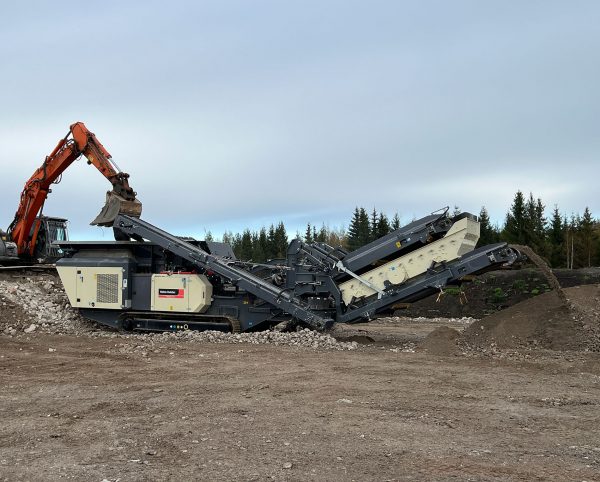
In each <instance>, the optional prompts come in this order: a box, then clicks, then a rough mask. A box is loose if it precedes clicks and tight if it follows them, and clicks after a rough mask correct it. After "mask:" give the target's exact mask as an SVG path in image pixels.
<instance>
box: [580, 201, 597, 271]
mask: <svg viewBox="0 0 600 482" xmlns="http://www.w3.org/2000/svg"><path fill="white" fill-rule="evenodd" d="M579 231H580V238H581V248H582V253H583V256H582V258H583V259H582V263H581V264H582V266H585V267H588V268H589V267H591V266H592V247H593V237H594V219H593V218H592V213H591V212H590V209H589V207H587V206H586V207H585V210H584V211H583V216H582V217H581V222H580V228H579Z"/></svg>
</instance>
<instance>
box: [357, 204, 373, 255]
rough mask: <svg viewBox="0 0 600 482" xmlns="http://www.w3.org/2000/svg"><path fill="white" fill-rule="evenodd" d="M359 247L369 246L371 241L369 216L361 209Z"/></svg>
mask: <svg viewBox="0 0 600 482" xmlns="http://www.w3.org/2000/svg"><path fill="white" fill-rule="evenodd" d="M358 227H359V237H358V240H359V247H361V246H364V245H365V244H367V243H368V242H369V241H370V239H371V226H370V224H369V215H368V214H367V211H365V209H364V208H360V209H359V224H358Z"/></svg>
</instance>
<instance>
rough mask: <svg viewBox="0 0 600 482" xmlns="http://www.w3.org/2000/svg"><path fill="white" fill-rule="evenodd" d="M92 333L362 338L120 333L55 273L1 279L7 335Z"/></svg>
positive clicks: (169, 336)
mask: <svg viewBox="0 0 600 482" xmlns="http://www.w3.org/2000/svg"><path fill="white" fill-rule="evenodd" d="M40 331H41V332H45V333H54V334H69V335H82V334H86V335H88V336H109V337H115V338H124V339H132V340H139V341H140V342H143V341H144V340H145V341H146V342H147V343H148V344H152V343H154V342H165V341H169V340H180V341H190V342H208V343H249V344H253V345H259V344H272V345H276V346H277V345H279V346H298V347H305V348H312V349H326V350H355V349H356V348H358V344H357V343H356V342H341V341H338V340H336V339H335V338H333V337H332V336H330V335H327V334H323V333H317V332H314V331H311V330H307V329H304V330H299V331H295V332H288V333H286V332H279V331H264V332H256V333H222V332H214V331H208V332H195V331H182V332H176V333H160V334H154V335H147V334H144V335H142V334H139V333H124V332H123V333H117V332H115V331H111V330H109V329H105V328H103V327H101V326H100V325H97V324H95V323H93V322H90V321H88V320H86V319H85V318H83V317H82V316H80V315H79V313H78V312H77V310H74V309H73V308H72V307H71V305H70V304H69V300H68V298H67V296H66V294H65V292H64V290H63V287H62V284H61V283H60V281H59V280H58V279H57V278H55V277H54V276H50V275H45V276H31V277H20V278H14V279H0V332H4V333H5V334H7V335H11V336H14V335H17V334H19V333H21V334H32V333H35V332H40Z"/></svg>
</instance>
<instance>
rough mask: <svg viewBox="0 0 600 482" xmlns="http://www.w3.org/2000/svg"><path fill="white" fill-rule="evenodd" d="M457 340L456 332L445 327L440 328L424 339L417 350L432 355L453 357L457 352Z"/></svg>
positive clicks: (457, 333) (458, 336) (458, 335)
mask: <svg viewBox="0 0 600 482" xmlns="http://www.w3.org/2000/svg"><path fill="white" fill-rule="evenodd" d="M459 338H460V333H459V332H458V331H456V330H454V329H453V328H449V327H447V326H440V327H438V328H436V329H435V330H433V331H432V332H431V333H429V335H427V336H426V337H425V339H424V340H423V341H422V342H421V343H420V344H419V348H418V349H419V351H427V352H428V353H431V354H433V355H454V354H455V353H458V351H459V348H458V344H457V341H458V340H459Z"/></svg>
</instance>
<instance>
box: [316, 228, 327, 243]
mask: <svg viewBox="0 0 600 482" xmlns="http://www.w3.org/2000/svg"><path fill="white" fill-rule="evenodd" d="M315 241H318V242H319V243H325V242H326V241H327V228H326V227H325V223H323V225H322V226H321V229H319V233H318V234H317V237H316V238H315Z"/></svg>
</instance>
